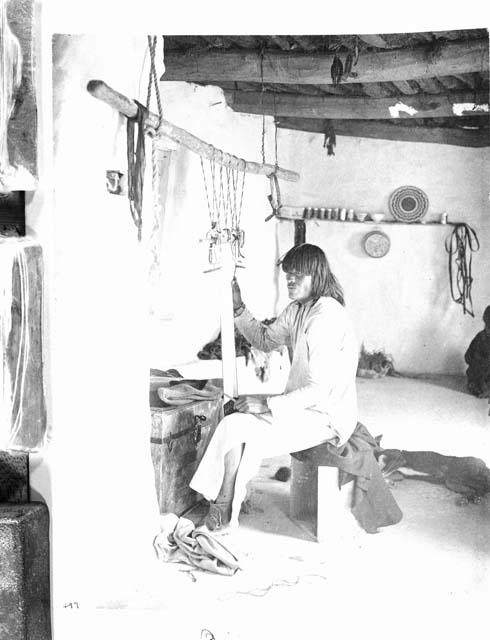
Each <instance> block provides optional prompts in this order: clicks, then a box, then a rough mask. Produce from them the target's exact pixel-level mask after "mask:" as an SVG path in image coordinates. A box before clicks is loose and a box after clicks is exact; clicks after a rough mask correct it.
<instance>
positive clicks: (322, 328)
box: [235, 297, 358, 443]
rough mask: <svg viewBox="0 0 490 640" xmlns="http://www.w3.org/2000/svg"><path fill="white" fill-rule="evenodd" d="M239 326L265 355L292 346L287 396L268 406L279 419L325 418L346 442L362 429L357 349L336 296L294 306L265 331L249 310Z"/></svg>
mask: <svg viewBox="0 0 490 640" xmlns="http://www.w3.org/2000/svg"><path fill="white" fill-rule="evenodd" d="M235 324H236V326H237V328H238V329H239V331H240V332H241V333H243V335H244V336H245V337H246V338H247V340H249V342H250V343H251V344H252V345H253V346H254V347H256V348H257V349H261V350H262V351H273V350H275V349H278V348H280V347H282V346H283V345H287V346H288V347H289V349H290V352H292V361H291V369H290V372H289V377H288V381H287V384H286V389H285V391H284V393H283V394H281V395H277V396H271V397H270V398H268V400H267V403H268V406H269V409H270V410H271V413H272V416H273V418H274V419H277V420H281V419H284V418H286V417H288V418H290V416H291V414H293V413H298V412H300V411H302V410H307V411H314V412H319V413H321V414H325V424H326V425H329V426H330V427H331V428H333V429H334V430H335V431H336V432H337V434H338V435H339V438H340V442H341V443H343V442H345V441H346V440H347V439H348V438H349V436H350V435H351V433H352V432H353V431H354V429H355V427H356V424H357V393H356V371H357V362H358V345H357V340H356V337H355V334H354V330H353V327H352V323H351V320H350V318H349V315H348V313H347V311H346V310H345V308H344V307H343V306H342V305H341V304H340V303H339V302H337V300H335V299H334V298H331V297H321V298H319V299H318V300H317V301H316V302H311V301H310V302H307V303H306V304H302V303H300V302H296V301H295V302H292V303H291V304H289V305H288V306H287V307H286V308H285V309H284V311H283V312H282V313H281V314H280V315H279V316H278V317H277V319H276V321H275V322H274V323H273V324H271V325H269V326H265V325H263V324H262V323H261V322H258V321H257V320H255V318H254V317H253V316H252V314H251V313H250V312H249V311H248V310H247V309H245V310H244V311H243V312H242V313H241V314H240V315H239V316H238V317H237V318H235Z"/></svg>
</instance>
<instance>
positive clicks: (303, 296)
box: [286, 271, 311, 302]
mask: <svg viewBox="0 0 490 640" xmlns="http://www.w3.org/2000/svg"><path fill="white" fill-rule="evenodd" d="M286 283H287V285H288V294H289V297H290V298H291V300H297V301H298V302H307V301H308V300H309V299H310V298H311V276H305V275H301V274H300V273H295V272H292V271H287V272H286Z"/></svg>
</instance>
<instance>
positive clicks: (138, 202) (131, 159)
mask: <svg viewBox="0 0 490 640" xmlns="http://www.w3.org/2000/svg"><path fill="white" fill-rule="evenodd" d="M135 102H136V105H137V106H138V112H137V114H136V115H135V117H134V118H128V121H127V126H126V131H127V155H128V199H129V208H130V211H131V216H132V218H133V222H134V224H135V225H136V228H137V229H138V240H139V241H140V240H141V230H142V224H143V219H142V210H143V182H144V176H145V164H146V158H145V132H144V120H145V114H146V109H145V107H144V106H143V105H142V104H140V103H139V102H138V101H137V100H135ZM136 127H137V137H136V149H135V146H134V133H135V128H136Z"/></svg>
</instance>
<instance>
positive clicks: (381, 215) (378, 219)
mask: <svg viewBox="0 0 490 640" xmlns="http://www.w3.org/2000/svg"><path fill="white" fill-rule="evenodd" d="M370 216H371V220H372V221H373V222H381V220H383V219H384V217H385V214H384V213H371V214H370Z"/></svg>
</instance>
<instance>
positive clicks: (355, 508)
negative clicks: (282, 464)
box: [291, 422, 403, 533]
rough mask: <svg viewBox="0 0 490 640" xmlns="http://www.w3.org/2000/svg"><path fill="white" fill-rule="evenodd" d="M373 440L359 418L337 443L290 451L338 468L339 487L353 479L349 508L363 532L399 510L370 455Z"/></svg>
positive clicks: (394, 518)
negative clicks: (343, 441)
mask: <svg viewBox="0 0 490 640" xmlns="http://www.w3.org/2000/svg"><path fill="white" fill-rule="evenodd" d="M376 447H377V443H376V440H375V439H374V438H373V436H372V435H371V434H370V433H369V431H368V429H367V428H366V427H365V426H364V425H363V424H362V423H360V422H358V423H357V426H356V428H355V430H354V432H353V434H352V435H351V436H350V438H349V439H348V440H347V442H346V443H345V444H344V445H342V446H340V447H337V446H335V444H333V443H332V442H326V443H324V444H320V445H317V446H316V447H312V448H311V449H305V450H304V451H298V452H296V453H292V454H291V455H292V456H293V457H294V458H296V460H299V461H300V462H309V463H313V464H316V465H318V466H328V467H337V468H338V469H339V487H340V486H343V485H344V484H347V483H348V482H354V491H353V502H352V507H351V511H352V514H353V515H354V517H355V518H356V520H357V521H358V523H359V525H360V526H361V527H362V528H363V529H364V530H365V531H366V532H367V533H377V532H378V527H386V526H389V525H392V524H397V523H398V522H400V520H401V519H402V517H403V514H402V512H401V510H400V508H399V506H398V504H397V503H396V501H395V499H394V497H393V495H392V493H391V491H390V489H389V487H388V485H387V484H386V482H385V480H384V478H383V476H382V474H381V470H380V468H379V465H378V462H377V460H376V458H375V456H374V450H375V449H376Z"/></svg>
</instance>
